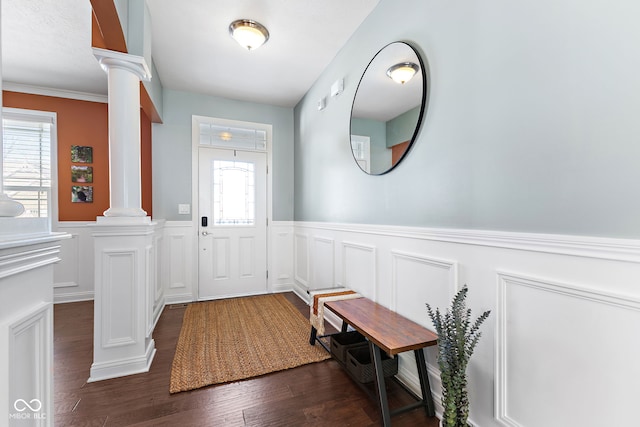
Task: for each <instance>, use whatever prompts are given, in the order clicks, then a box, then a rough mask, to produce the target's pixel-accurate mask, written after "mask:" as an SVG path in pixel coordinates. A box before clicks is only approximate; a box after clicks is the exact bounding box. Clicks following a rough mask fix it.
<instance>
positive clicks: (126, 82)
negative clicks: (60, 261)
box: [89, 49, 158, 382]
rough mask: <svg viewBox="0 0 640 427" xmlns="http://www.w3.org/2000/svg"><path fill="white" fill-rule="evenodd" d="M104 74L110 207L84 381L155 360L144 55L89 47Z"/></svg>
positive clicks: (101, 222)
mask: <svg viewBox="0 0 640 427" xmlns="http://www.w3.org/2000/svg"><path fill="white" fill-rule="evenodd" d="M93 52H94V55H95V57H96V58H97V59H98V61H99V62H100V65H101V66H102V68H103V69H104V70H105V71H106V72H107V74H108V75H109V184H110V195H111V196H110V208H109V209H108V210H106V211H105V212H104V216H101V217H98V218H97V221H96V224H95V226H94V230H93V233H92V234H93V237H94V245H95V246H94V247H95V276H94V277H95V282H94V283H95V294H94V331H93V334H94V336H93V364H92V365H91V374H90V377H89V382H92V381H100V380H105V379H109V378H115V377H121V376H125V375H131V374H136V373H140V372H146V371H148V370H149V368H150V366H151V362H152V361H153V357H154V355H155V352H156V349H155V343H154V340H153V337H152V333H153V329H154V326H155V323H154V320H155V319H154V316H153V308H154V302H155V298H154V297H153V295H154V294H153V292H152V290H153V289H155V286H156V283H155V281H156V280H158V278H157V277H156V274H155V269H156V259H157V249H158V248H157V245H156V243H155V242H156V240H157V239H156V234H157V232H158V224H157V223H156V222H154V221H151V218H150V217H148V216H147V213H146V212H145V211H144V210H142V197H141V177H140V80H141V79H150V78H151V75H150V73H149V68H148V67H147V65H146V63H145V60H144V58H142V57H140V56H135V55H129V54H126V53H121V52H113V51H108V50H103V49H94V50H93Z"/></svg>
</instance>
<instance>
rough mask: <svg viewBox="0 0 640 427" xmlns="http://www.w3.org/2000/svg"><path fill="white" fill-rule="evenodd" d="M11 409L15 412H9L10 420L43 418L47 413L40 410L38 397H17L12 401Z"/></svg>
mask: <svg viewBox="0 0 640 427" xmlns="http://www.w3.org/2000/svg"><path fill="white" fill-rule="evenodd" d="M13 409H15V410H16V412H13V413H10V414H9V419H10V420H44V419H46V418H47V415H46V414H45V413H43V412H40V411H41V410H42V402H41V401H40V399H31V400H30V401H28V402H27V401H26V400H24V399H17V400H16V401H15V402H13Z"/></svg>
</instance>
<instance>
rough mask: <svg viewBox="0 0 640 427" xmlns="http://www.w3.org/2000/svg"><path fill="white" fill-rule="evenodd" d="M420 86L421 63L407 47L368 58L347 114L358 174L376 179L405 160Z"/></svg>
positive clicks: (420, 108) (394, 46)
mask: <svg viewBox="0 0 640 427" xmlns="http://www.w3.org/2000/svg"><path fill="white" fill-rule="evenodd" d="M426 83H427V81H426V73H425V70H424V65H423V62H422V59H421V58H420V56H419V55H418V53H417V52H416V51H415V49H413V47H411V46H410V45H409V44H407V43H404V42H395V43H391V44H389V45H387V46H385V47H384V48H382V49H381V50H380V51H379V52H378V53H377V54H376V55H375V56H374V57H373V59H372V60H371V62H370V63H369V65H368V66H367V69H366V70H365V71H364V74H363V75H362V78H361V79H360V83H359V85H358V89H357V90H356V95H355V98H354V100H353V107H352V109H351V151H352V153H353V158H354V159H355V161H356V163H357V164H358V166H360V168H361V169H362V170H363V171H365V172H366V173H368V174H371V175H382V174H385V173H387V172H389V171H390V170H391V169H393V168H394V167H395V166H396V165H397V164H398V163H400V161H401V160H402V159H403V158H404V157H405V155H406V154H407V152H408V151H409V149H410V148H411V144H412V143H413V141H414V139H415V137H416V135H417V133H418V129H419V127H420V122H421V121H422V115H423V112H424V106H425V99H426Z"/></svg>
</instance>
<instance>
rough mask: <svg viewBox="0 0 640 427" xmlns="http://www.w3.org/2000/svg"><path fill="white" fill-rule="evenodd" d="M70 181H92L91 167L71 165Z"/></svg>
mask: <svg viewBox="0 0 640 427" xmlns="http://www.w3.org/2000/svg"><path fill="white" fill-rule="evenodd" d="M71 181H72V182H93V167H91V166H71Z"/></svg>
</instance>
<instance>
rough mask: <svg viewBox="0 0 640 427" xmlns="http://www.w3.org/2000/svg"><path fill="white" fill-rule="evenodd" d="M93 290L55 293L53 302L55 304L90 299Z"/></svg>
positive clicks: (91, 298)
mask: <svg viewBox="0 0 640 427" xmlns="http://www.w3.org/2000/svg"><path fill="white" fill-rule="evenodd" d="M92 300H93V291H86V292H68V293H64V294H55V295H54V296H53V302H54V303H55V304H64V303H68V302H80V301H92Z"/></svg>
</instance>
